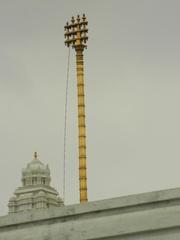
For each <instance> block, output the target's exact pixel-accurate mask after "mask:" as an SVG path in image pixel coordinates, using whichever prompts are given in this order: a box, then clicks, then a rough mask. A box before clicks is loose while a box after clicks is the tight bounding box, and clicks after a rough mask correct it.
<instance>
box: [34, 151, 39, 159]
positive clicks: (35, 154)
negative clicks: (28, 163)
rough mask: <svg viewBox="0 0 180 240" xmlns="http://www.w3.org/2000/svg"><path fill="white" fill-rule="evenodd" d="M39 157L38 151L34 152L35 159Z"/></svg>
mask: <svg viewBox="0 0 180 240" xmlns="http://www.w3.org/2000/svg"><path fill="white" fill-rule="evenodd" d="M37 158H38V154H37V152H34V160H36V159H37Z"/></svg>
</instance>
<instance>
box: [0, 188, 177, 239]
mask: <svg viewBox="0 0 180 240" xmlns="http://www.w3.org/2000/svg"><path fill="white" fill-rule="evenodd" d="M83 239H86V240H87V239H88V240H95V239H101V240H103V239H108V240H111V239H114V240H115V239H124V240H125V239H129V240H130V239H133V240H135V239H136V240H146V239H147V240H180V188H177V189H170V190H163V191H157V192H150V193H143V194H136V195H131V196H126V197H119V198H113V199H107V200H102V201H96V202H89V203H85V204H77V205H71V206H66V207H59V208H52V209H44V210H43V209H42V210H26V211H25V212H22V213H13V214H10V215H7V216H3V217H0V240H83Z"/></svg>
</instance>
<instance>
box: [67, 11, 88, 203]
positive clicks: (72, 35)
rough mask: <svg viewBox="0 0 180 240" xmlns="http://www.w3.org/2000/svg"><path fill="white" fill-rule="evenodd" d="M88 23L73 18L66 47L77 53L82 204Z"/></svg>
mask: <svg viewBox="0 0 180 240" xmlns="http://www.w3.org/2000/svg"><path fill="white" fill-rule="evenodd" d="M87 25H88V22H87V20H86V17H85V14H83V17H82V18H80V16H79V15H78V16H77V18H76V19H75V18H74V17H72V19H71V23H68V22H67V24H66V26H65V27H64V29H65V34H64V35H65V39H66V40H65V45H66V46H67V47H70V46H72V47H73V48H74V49H75V51H76V69H77V94H78V126H79V190H80V202H81V203H83V202H87V201H88V197H87V174H86V125H85V101H84V63H83V51H84V48H87V45H86V42H87V40H88V37H87V36H86V34H87V32H88V29H87Z"/></svg>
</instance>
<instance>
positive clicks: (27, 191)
mask: <svg viewBox="0 0 180 240" xmlns="http://www.w3.org/2000/svg"><path fill="white" fill-rule="evenodd" d="M50 182H51V177H50V169H49V166H48V165H44V164H43V163H42V162H41V161H40V160H39V158H38V154H37V152H34V156H33V160H32V161H31V162H30V163H28V164H27V167H26V168H25V169H23V170H22V187H19V188H17V189H16V191H15V193H14V196H13V197H11V198H10V200H9V204H8V207H9V213H15V212H20V211H24V210H29V209H33V208H36V209H37V208H50V207H60V206H63V205H64V203H63V201H62V199H61V198H60V197H59V196H58V192H57V191H56V190H55V189H54V188H53V187H51V186H50Z"/></svg>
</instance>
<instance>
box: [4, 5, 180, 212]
mask: <svg viewBox="0 0 180 240" xmlns="http://www.w3.org/2000/svg"><path fill="white" fill-rule="evenodd" d="M179 9H180V2H179V1H178V0H177V1H176V0H151V1H149V0H98V1H97V0H76V1H73V0H71V1H70V0H39V1H37V0H31V1H28V0H14V1H13V0H0V143H1V145H0V215H4V214H6V213H7V203H8V199H9V197H10V196H12V194H13V192H14V190H15V189H16V188H17V187H19V186H20V185H21V169H22V168H23V167H25V166H26V164H27V163H28V162H30V161H31V159H32V154H33V152H34V151H38V153H39V156H40V159H41V160H42V161H43V162H44V163H48V164H49V165H50V169H51V174H52V185H53V186H54V187H55V188H56V189H57V190H58V191H59V192H60V195H61V196H62V186H63V131H64V105H65V86H66V72H67V55H68V49H67V48H66V47H65V46H64V25H65V23H66V21H67V20H69V19H70V18H71V16H72V15H76V14H78V13H79V14H83V13H86V15H87V17H88V21H89V41H88V49H87V50H86V51H85V53H84V57H85V93H86V116H87V119H86V122H87V156H88V158H87V161H88V162H87V164H88V190H89V192H88V195H89V200H90V201H94V200H99V199H105V198H112V197H119V196H123V195H129V194H134V193H141V192H148V191H155V190H161V189H166V188H174V187H179V186H180V174H179V168H180V147H179V145H180V68H179V65H180V44H179V42H180V30H179V23H180V14H179ZM76 93H77V92H76V75H75V53H74V52H73V51H71V60H70V79H69V95H68V120H67V159H66V195H65V199H66V204H74V203H77V202H78V201H79V192H78V146H77V140H78V137H77V99H76Z"/></svg>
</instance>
